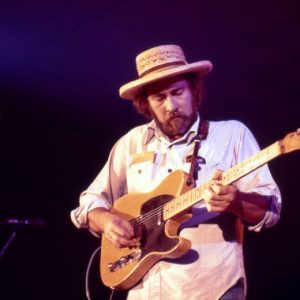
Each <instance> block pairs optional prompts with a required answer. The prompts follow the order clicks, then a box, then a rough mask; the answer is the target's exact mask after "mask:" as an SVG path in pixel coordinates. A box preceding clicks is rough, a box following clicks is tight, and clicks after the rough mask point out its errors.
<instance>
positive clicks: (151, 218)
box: [130, 144, 278, 229]
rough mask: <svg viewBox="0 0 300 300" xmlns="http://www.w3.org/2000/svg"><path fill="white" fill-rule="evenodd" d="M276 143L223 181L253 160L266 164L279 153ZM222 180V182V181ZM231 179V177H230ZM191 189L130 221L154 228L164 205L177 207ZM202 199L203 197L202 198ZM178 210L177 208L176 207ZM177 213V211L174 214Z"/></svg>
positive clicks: (199, 188) (230, 171)
mask: <svg viewBox="0 0 300 300" xmlns="http://www.w3.org/2000/svg"><path fill="white" fill-rule="evenodd" d="M275 146H276V144H273V145H271V146H269V147H267V148H266V149H264V150H263V151H261V152H259V153H257V154H255V155H253V156H251V157H250V158H249V159H247V160H246V161H244V162H242V163H240V164H239V165H238V168H235V167H233V168H232V169H230V170H228V171H226V172H224V176H223V178H222V180H223V181H226V179H227V178H228V177H229V178H230V177H235V176H236V174H239V173H241V172H243V171H246V172H247V170H243V168H244V167H245V166H246V165H247V164H249V163H250V162H253V161H255V160H257V161H262V163H263V164H264V163H265V162H264V161H265V160H266V159H268V158H270V157H275V156H276V155H277V153H278V149H277V147H276V148H275ZM266 156H267V157H266ZM222 180H221V182H222ZM229 180H230V179H229ZM209 184H211V181H208V182H205V183H204V184H203V185H201V186H200V187H198V188H196V189H195V192H194V193H197V192H198V193H199V192H200V195H201V191H203V190H204V187H206V186H207V185H209ZM190 192H191V191H189V192H186V193H184V194H182V195H180V196H179V197H177V198H173V199H172V200H170V201H168V202H167V203H165V204H163V205H160V206H158V207H157V208H155V209H154V210H152V211H150V212H148V213H146V214H145V215H143V216H138V217H137V218H134V219H132V220H131V221H130V222H131V223H132V224H133V225H134V226H135V225H140V224H142V225H145V227H146V228H147V229H150V228H152V227H153V226H155V225H157V222H155V221H156V220H157V219H163V207H164V206H166V205H167V204H169V203H172V202H173V203H174V204H173V206H171V208H174V207H176V200H177V199H179V202H180V200H183V201H184V197H186V196H188V194H189V193H190ZM200 200H201V199H200ZM200 200H199V201H200ZM175 210H176V209H175ZM158 214H159V215H158ZM174 215H176V213H175V214H174Z"/></svg>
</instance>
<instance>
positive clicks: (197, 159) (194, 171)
mask: <svg viewBox="0 0 300 300" xmlns="http://www.w3.org/2000/svg"><path fill="white" fill-rule="evenodd" d="M208 128H209V121H208V120H203V119H201V120H200V122H199V126H198V130H197V134H196V137H195V140H194V143H195V144H194V150H193V154H192V155H191V156H190V157H189V161H190V162H191V166H190V171H189V175H188V178H187V182H186V183H187V185H191V184H194V183H195V181H196V180H197V179H198V171H199V170H200V169H201V167H200V166H199V164H205V159H204V158H203V157H201V156H199V155H198V152H199V149H200V143H201V141H204V140H205V139H206V138H207V134H208Z"/></svg>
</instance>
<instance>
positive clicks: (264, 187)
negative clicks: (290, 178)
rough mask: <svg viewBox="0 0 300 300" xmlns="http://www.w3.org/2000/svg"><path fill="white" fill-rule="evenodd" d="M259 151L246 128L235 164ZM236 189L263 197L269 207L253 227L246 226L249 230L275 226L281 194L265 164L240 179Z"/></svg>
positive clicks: (278, 216)
mask: <svg viewBox="0 0 300 300" xmlns="http://www.w3.org/2000/svg"><path fill="white" fill-rule="evenodd" d="M259 150H260V148H259V146H258V144H257V142H256V140H255V138H254V136H253V135H252V133H251V132H250V131H249V129H248V128H247V127H245V128H244V130H243V134H242V137H241V142H240V145H239V148H238V150H237V163H240V162H242V161H244V160H245V159H247V158H248V157H249V156H251V155H252V154H254V153H257V152H258V151H259ZM237 185H238V188H239V189H240V190H241V191H243V192H247V193H257V194H260V195H264V196H265V197H266V198H267V199H268V201H269V207H268V210H267V211H266V214H265V216H264V218H263V219H262V220H261V222H259V223H258V224H255V225H248V226H247V227H248V229H249V230H253V231H260V230H261V229H262V228H264V227H271V226H273V225H275V224H276V223H277V222H278V221H279V219H280V212H281V194H280V191H279V188H278V186H277V184H276V183H275V181H274V179H273V177H272V175H271V173H270V170H269V167H268V165H267V164H265V165H263V166H262V167H259V168H258V169H257V170H255V171H254V172H251V173H249V174H248V175H247V176H245V177H243V178H242V179H240V180H239V181H238V183H237Z"/></svg>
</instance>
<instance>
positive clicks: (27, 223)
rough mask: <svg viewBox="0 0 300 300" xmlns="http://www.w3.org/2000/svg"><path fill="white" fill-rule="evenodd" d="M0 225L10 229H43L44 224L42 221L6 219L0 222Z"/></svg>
mask: <svg viewBox="0 0 300 300" xmlns="http://www.w3.org/2000/svg"><path fill="white" fill-rule="evenodd" d="M0 225H9V226H12V227H19V228H22V227H35V228H43V227H44V226H45V222H44V220H42V219H6V220H4V221H1V222H0Z"/></svg>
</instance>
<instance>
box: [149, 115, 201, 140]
mask: <svg viewBox="0 0 300 300" xmlns="http://www.w3.org/2000/svg"><path fill="white" fill-rule="evenodd" d="M199 122H200V116H199V114H198V117H197V119H196V121H195V122H194V124H193V125H192V126H191V128H190V129H189V131H188V132H186V133H185V135H184V136H183V137H181V138H180V139H178V140H175V141H173V142H170V145H174V144H178V143H183V142H186V143H187V145H189V144H190V143H191V142H192V141H193V139H194V137H195V136H196V134H197V130H198V127H199ZM155 136H156V137H157V138H164V139H165V140H168V139H167V138H166V137H165V135H164V134H163V133H162V132H161V130H160V129H159V128H158V126H157V125H156V123H155V121H154V120H152V121H151V122H150V123H149V124H148V125H147V131H146V134H145V138H144V144H145V145H147V144H148V143H149V142H150V141H151V140H152V139H153V138H154V137H155Z"/></svg>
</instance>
